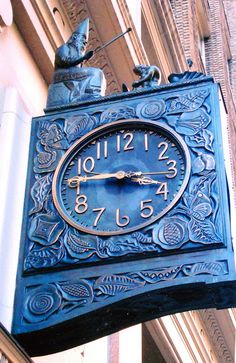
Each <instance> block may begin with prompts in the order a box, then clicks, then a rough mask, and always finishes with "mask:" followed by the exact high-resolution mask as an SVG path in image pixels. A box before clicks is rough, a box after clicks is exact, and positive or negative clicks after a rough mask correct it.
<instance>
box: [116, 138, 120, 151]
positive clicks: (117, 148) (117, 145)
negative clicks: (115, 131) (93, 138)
mask: <svg viewBox="0 0 236 363" xmlns="http://www.w3.org/2000/svg"><path fill="white" fill-rule="evenodd" d="M116 151H117V152H118V153H120V135H116Z"/></svg>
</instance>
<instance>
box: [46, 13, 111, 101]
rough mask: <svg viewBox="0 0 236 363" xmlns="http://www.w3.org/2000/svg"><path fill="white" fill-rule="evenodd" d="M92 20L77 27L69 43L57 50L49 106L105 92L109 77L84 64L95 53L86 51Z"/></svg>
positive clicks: (100, 94) (96, 95) (87, 20)
mask: <svg viewBox="0 0 236 363" xmlns="http://www.w3.org/2000/svg"><path fill="white" fill-rule="evenodd" d="M88 35H89V19H88V18H87V19H85V20H84V21H83V22H82V23H81V24H79V25H78V27H77V28H76V29H75V31H74V32H73V34H72V35H71V37H70V38H69V40H68V41H67V43H65V44H63V45H61V46H60V47H59V48H58V49H57V50H56V55H55V71H54V75H53V82H52V84H50V86H49V90H48V100H47V107H48V108H50V107H58V106H63V105H67V104H71V103H76V102H78V101H80V100H83V99H87V98H91V97H99V96H103V95H104V94H105V89H106V80H105V77H104V74H103V71H102V70H101V69H99V68H93V67H82V63H83V62H84V61H87V60H89V59H90V58H91V57H92V56H93V54H94V52H93V51H92V50H90V51H88V52H87V53H85V50H86V45H87V42H88Z"/></svg>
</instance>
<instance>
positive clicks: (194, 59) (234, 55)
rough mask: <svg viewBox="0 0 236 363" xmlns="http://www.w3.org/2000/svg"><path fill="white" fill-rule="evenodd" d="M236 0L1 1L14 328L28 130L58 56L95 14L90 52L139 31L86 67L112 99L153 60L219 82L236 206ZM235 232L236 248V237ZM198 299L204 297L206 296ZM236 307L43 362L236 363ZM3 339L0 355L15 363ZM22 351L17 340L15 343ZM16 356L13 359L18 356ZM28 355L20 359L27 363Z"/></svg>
mask: <svg viewBox="0 0 236 363" xmlns="http://www.w3.org/2000/svg"><path fill="white" fill-rule="evenodd" d="M235 15H236V2H235V1H232V0H164V1H163V0H71V1H67V0H12V1H10V0H2V2H1V5H0V50H1V51H0V74H1V82H0V93H1V101H0V155H1V168H0V173H1V176H0V185H1V191H2V193H1V203H0V215H1V224H0V284H1V292H2V293H1V297H0V320H1V322H2V324H3V326H4V327H5V328H6V329H7V330H8V331H9V332H10V331H11V322H12V314H13V304H14V291H15V279H16V270H17V261H18V252H19V243H20V231H21V220H22V212H23V202H24V189H25V181H26V171H27V162H28V148H29V135H30V124H31V118H32V117H33V116H38V115H42V114H43V109H44V107H45V105H46V98H47V89H48V85H49V84H50V82H51V77H52V73H53V63H54V54H55V50H56V48H58V47H59V46H60V45H61V44H62V43H63V42H65V41H66V40H67V39H68V37H69V36H70V34H71V32H72V30H73V29H74V28H75V26H76V25H77V24H78V23H79V22H81V21H82V20H83V19H85V18H86V17H89V18H90V37H89V44H88V47H87V49H97V48H98V47H100V46H101V45H102V44H104V43H106V42H107V41H108V40H110V39H111V38H112V37H114V36H115V35H117V34H119V33H121V32H123V31H125V30H126V29H127V28H128V27H131V28H132V29H133V30H132V32H130V33H129V35H126V36H125V37H123V38H121V39H120V40H119V41H117V42H116V43H114V44H112V45H111V46H109V47H107V48H106V49H104V50H103V51H101V52H99V53H98V55H97V56H95V57H94V58H92V60H90V61H89V62H88V65H89V66H93V67H99V68H101V69H102V70H103V71H104V73H105V76H106V80H107V91H106V92H107V94H112V93H118V92H121V89H122V83H125V84H126V85H127V87H128V88H131V85H132V82H133V81H134V79H135V75H134V73H133V68H134V66H135V65H137V64H154V65H157V66H158V67H159V68H160V69H161V72H162V83H167V82H168V76H169V75H170V74H171V73H181V72H184V71H187V70H191V71H198V72H203V73H205V74H210V75H212V76H214V79H215V81H216V82H219V83H220V86H221V89H222V95H223V98H222V99H221V107H222V131H223V135H224V142H225V144H224V145H225V149H226V151H225V167H226V169H227V176H228V182H229V191H230V195H231V202H232V208H231V212H232V220H233V218H235V214H234V213H235V205H236V199H235V196H236V193H235V185H236V173H235V171H236V158H235V155H236V110H235V102H236V77H235V74H236V31H235V25H234V19H235ZM233 228H234V226H232V236H233V242H235V241H236V235H235V232H234V229H233ZM199 298H200V297H199ZM235 329H236V313H235V310H234V309H227V310H221V311H216V310H214V309H205V310H201V311H193V312H185V313H181V314H176V315H173V316H165V317H163V318H159V319H156V320H153V321H150V322H146V323H144V324H142V325H138V326H134V327H131V328H129V329H127V330H124V331H121V332H117V333H115V334H113V335H111V336H109V337H104V338H101V339H99V340H98V341H94V342H91V343H89V344H86V345H84V346H80V347H76V348H74V349H72V350H70V351H67V352H62V353H58V354H56V355H52V356H50V357H49V356H47V357H37V358H33V359H34V361H35V362H73V361H76V362H81V363H92V362H95V361H96V362H99V363H100V362H101V363H126V362H135V363H137V362H140V363H141V362H142V363H154V362H155V363H157V362H167V363H174V362H183V363H189V362H198V363H201V362H202V363H210V362H213V363H215V362H217V363H224V362H234V360H235ZM4 339H6V332H4V333H2V335H0V343H1V344H0V358H1V355H2V357H5V358H2V359H8V361H9V362H11V361H13V362H18V361H19V362H21V361H22V362H23V361H25V362H27V361H28V360H27V359H28V358H27V357H26V355H24V354H23V353H22V354H21V356H20V357H19V356H18V355H16V356H15V358H12V356H10V353H9V349H7V348H6V344H5V345H4V344H3V342H5V340H4ZM11 344H12V346H14V342H11V343H10V346H11ZM14 359H15V360H14ZM20 359H21V360H20Z"/></svg>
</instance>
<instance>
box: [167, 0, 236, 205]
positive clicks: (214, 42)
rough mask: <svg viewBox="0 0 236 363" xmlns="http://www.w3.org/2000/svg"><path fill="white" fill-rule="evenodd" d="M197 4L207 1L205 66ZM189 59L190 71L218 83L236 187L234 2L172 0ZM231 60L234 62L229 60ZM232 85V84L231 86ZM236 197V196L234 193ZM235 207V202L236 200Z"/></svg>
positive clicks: (235, 12)
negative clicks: (226, 115)
mask: <svg viewBox="0 0 236 363" xmlns="http://www.w3.org/2000/svg"><path fill="white" fill-rule="evenodd" d="M196 1H206V6H207V7H208V9H209V22H210V24H209V25H210V36H209V37H208V38H207V39H205V59H206V64H205V67H204V66H203V64H202V61H201V57H200V56H199V50H198V39H199V28H198V24H197V16H196ZM170 3H171V5H172V9H173V12H174V16H175V19H176V25H177V27H178V31H179V35H180V38H181V41H182V44H183V47H184V51H185V54H186V58H191V59H192V60H193V67H192V68H191V70H197V71H205V72H206V74H210V75H213V77H214V79H215V82H219V83H220V85H221V89H222V92H223V96H224V100H225V103H226V107H227V113H228V134H229V138H230V149H231V166H232V172H233V178H234V190H235V186H236V109H235V104H236V26H235V19H236V2H235V1H232V0H224V1H223V0H182V1H180V0H170ZM229 59H231V60H229ZM231 83H232V84H231ZM235 194H236V193H235ZM235 204H236V199H235Z"/></svg>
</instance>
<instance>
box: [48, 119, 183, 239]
mask: <svg viewBox="0 0 236 363" xmlns="http://www.w3.org/2000/svg"><path fill="white" fill-rule="evenodd" d="M189 175H190V155H189V152H188V149H187V147H186V145H185V143H184V141H183V140H182V139H181V137H180V136H179V135H178V134H177V133H176V132H174V131H173V130H172V129H171V128H169V127H167V126H165V125H163V124H162V123H158V122H156V121H155V122H154V121H147V120H121V121H117V122H113V123H110V124H107V125H105V126H101V127H99V128H97V129H95V130H93V131H92V132H90V133H88V134H87V135H85V136H84V137H82V138H81V139H79V140H78V141H77V142H76V143H75V144H74V145H73V146H72V147H71V148H70V149H69V150H68V151H67V152H66V154H65V155H64V157H63V158H62V160H61V161H60V163H59V165H58V167H57V169H56V172H55V175H54V179H53V199H54V203H55V205H56V208H57V210H58V211H59V213H60V215H61V216H62V217H63V219H64V220H66V221H67V222H68V223H69V224H70V225H72V226H73V227H75V228H76V229H78V230H80V231H83V232H86V233H91V234H96V235H101V236H106V235H119V234H124V233H129V232H132V231H135V230H137V229H140V228H143V227H146V226H147V225H149V224H151V223H153V222H155V221H156V220H158V219H159V218H160V217H162V216H163V215H164V214H166V213H167V212H168V211H169V210H170V209H171V208H172V207H173V206H174V205H175V204H176V202H177V201H178V200H179V198H180V197H181V195H182V193H183V191H184V189H185V187H186V185H187V182H188V179H189Z"/></svg>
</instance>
